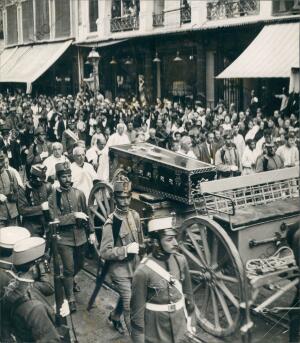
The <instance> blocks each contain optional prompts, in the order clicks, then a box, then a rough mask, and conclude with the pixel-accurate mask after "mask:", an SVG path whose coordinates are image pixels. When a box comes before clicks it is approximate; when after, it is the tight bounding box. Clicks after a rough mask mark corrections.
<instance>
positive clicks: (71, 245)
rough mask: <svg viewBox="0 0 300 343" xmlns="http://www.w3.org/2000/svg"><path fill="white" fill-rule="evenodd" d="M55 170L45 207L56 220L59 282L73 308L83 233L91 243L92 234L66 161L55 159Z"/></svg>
mask: <svg viewBox="0 0 300 343" xmlns="http://www.w3.org/2000/svg"><path fill="white" fill-rule="evenodd" d="M55 170H56V176H57V179H58V181H59V184H60V186H59V188H57V189H54V190H53V192H52V194H51V196H50V198H49V211H50V217H51V218H52V219H53V220H54V219H56V220H58V221H59V222H60V224H59V228H58V231H59V236H60V239H59V241H58V251H59V254H60V256H61V259H62V264H63V274H64V279H63V283H64V288H65V294H66V298H67V300H68V301H69V306H70V311H71V312H75V311H76V303H75V297H74V290H75V291H79V287H78V286H77V285H76V284H75V283H74V276H75V275H76V274H77V273H78V272H79V271H80V270H81V269H82V267H83V264H84V256H85V243H86V242H87V235H88V236H89V241H90V243H94V241H95V234H94V232H93V230H92V226H90V225H88V215H87V205H86V199H85V196H84V194H83V192H81V191H80V190H78V189H76V188H73V187H72V182H71V178H72V174H71V169H70V163H69V162H63V163H57V164H56V166H55Z"/></svg>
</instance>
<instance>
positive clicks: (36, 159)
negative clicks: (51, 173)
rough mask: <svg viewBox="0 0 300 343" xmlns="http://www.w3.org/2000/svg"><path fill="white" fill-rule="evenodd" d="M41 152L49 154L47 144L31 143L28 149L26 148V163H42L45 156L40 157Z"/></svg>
mask: <svg viewBox="0 0 300 343" xmlns="http://www.w3.org/2000/svg"><path fill="white" fill-rule="evenodd" d="M42 152H47V153H48V156H49V154H50V147H49V146H48V144H47V143H44V144H39V143H33V144H32V145H31V146H30V147H29V149H28V155H27V158H26V163H27V164H28V165H30V166H31V165H33V164H37V163H42V162H43V161H44V160H45V159H46V157H48V156H46V157H43V158H42V157H41V153H42Z"/></svg>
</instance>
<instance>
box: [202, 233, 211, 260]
mask: <svg viewBox="0 0 300 343" xmlns="http://www.w3.org/2000/svg"><path fill="white" fill-rule="evenodd" d="M200 234H201V239H202V244H203V248H204V253H205V257H206V261H207V264H208V265H210V264H211V255H210V250H209V247H208V243H207V236H206V234H205V230H204V226H203V229H202V230H201V228H200Z"/></svg>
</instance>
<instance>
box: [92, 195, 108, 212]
mask: <svg viewBox="0 0 300 343" xmlns="http://www.w3.org/2000/svg"><path fill="white" fill-rule="evenodd" d="M94 197H95V199H96V202H97V205H98V206H99V208H100V210H101V212H102V214H103V216H104V217H105V218H107V213H106V210H105V208H104V206H103V203H102V199H101V197H100V194H99V193H98V192H95V194H94Z"/></svg>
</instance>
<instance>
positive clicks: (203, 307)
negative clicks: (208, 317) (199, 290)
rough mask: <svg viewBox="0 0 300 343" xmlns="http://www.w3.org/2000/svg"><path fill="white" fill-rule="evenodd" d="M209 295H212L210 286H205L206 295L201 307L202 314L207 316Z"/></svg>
mask: <svg viewBox="0 0 300 343" xmlns="http://www.w3.org/2000/svg"><path fill="white" fill-rule="evenodd" d="M209 296H210V288H209V287H208V286H206V287H205V295H204V302H203V305H202V307H201V314H202V315H203V316H205V314H206V311H207V308H208V303H209Z"/></svg>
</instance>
